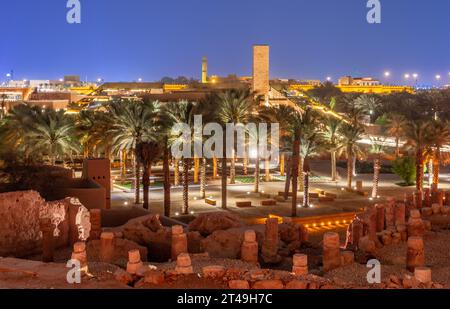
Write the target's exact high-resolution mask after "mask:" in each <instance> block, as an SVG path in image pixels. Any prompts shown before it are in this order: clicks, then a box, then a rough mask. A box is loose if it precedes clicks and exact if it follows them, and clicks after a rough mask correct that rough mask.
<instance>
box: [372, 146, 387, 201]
mask: <svg viewBox="0 0 450 309" xmlns="http://www.w3.org/2000/svg"><path fill="white" fill-rule="evenodd" d="M384 141H385V139H383V138H372V139H371V142H372V147H371V149H370V152H371V153H372V154H373V155H374V159H373V185H372V198H376V197H377V196H378V183H379V182H380V170H381V155H382V154H383V153H384V146H383V143H384Z"/></svg>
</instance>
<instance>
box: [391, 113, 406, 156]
mask: <svg viewBox="0 0 450 309" xmlns="http://www.w3.org/2000/svg"><path fill="white" fill-rule="evenodd" d="M407 123H408V122H407V121H406V118H405V116H403V115H400V114H397V113H394V114H391V115H390V116H389V118H388V124H387V125H388V131H387V133H388V134H389V135H390V136H394V137H395V157H396V158H398V157H399V155H400V146H399V143H400V138H401V137H402V136H403V135H404V133H405V127H406V125H407Z"/></svg>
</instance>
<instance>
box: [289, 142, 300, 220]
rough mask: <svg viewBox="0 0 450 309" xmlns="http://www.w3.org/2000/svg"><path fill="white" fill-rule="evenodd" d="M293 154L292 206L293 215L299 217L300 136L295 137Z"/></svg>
mask: <svg viewBox="0 0 450 309" xmlns="http://www.w3.org/2000/svg"><path fill="white" fill-rule="evenodd" d="M293 148H294V149H293V153H292V204H291V215H292V217H297V190H298V188H297V185H298V167H299V160H300V136H299V137H295V140H294V146H293Z"/></svg>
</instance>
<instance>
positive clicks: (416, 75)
mask: <svg viewBox="0 0 450 309" xmlns="http://www.w3.org/2000/svg"><path fill="white" fill-rule="evenodd" d="M412 76H413V78H414V84H415V86H416V87H417V81H418V79H419V74H417V73H414V74H413V75H412Z"/></svg>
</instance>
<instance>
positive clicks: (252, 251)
mask: <svg viewBox="0 0 450 309" xmlns="http://www.w3.org/2000/svg"><path fill="white" fill-rule="evenodd" d="M241 260H242V261H244V262H247V263H258V242H257V241H256V233H255V231H253V230H248V231H245V233H244V242H243V243H242V246H241Z"/></svg>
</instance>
